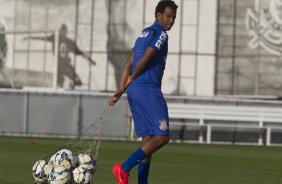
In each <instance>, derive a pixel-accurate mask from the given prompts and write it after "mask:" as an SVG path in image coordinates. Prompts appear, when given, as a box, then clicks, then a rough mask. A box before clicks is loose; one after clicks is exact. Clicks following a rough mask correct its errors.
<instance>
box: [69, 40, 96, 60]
mask: <svg viewBox="0 0 282 184" xmlns="http://www.w3.org/2000/svg"><path fill="white" fill-rule="evenodd" d="M73 44H74V53H75V54H77V55H81V56H82V57H84V58H85V59H87V60H88V61H89V62H90V63H91V64H92V65H96V62H95V61H94V60H93V59H92V58H91V57H90V55H89V54H87V53H85V52H82V50H80V48H79V47H78V46H77V44H76V43H75V42H74V43H73Z"/></svg>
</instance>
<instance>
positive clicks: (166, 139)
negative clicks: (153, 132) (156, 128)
mask: <svg viewBox="0 0 282 184" xmlns="http://www.w3.org/2000/svg"><path fill="white" fill-rule="evenodd" d="M169 140H170V137H169V136H162V137H161V142H162V144H163V145H166V144H167V143H169Z"/></svg>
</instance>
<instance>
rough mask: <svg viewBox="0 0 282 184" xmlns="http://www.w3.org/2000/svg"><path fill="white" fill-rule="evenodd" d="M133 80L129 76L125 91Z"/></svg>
mask: <svg viewBox="0 0 282 184" xmlns="http://www.w3.org/2000/svg"><path fill="white" fill-rule="evenodd" d="M134 80H135V79H134V78H133V77H132V76H129V77H128V79H127V82H126V85H125V87H126V89H127V88H128V86H129V85H130V84H131V83H132V82H133V81H134Z"/></svg>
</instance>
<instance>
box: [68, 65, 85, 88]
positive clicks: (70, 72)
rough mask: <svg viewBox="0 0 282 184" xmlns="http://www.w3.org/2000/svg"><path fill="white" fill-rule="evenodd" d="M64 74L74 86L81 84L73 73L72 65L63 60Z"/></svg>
mask: <svg viewBox="0 0 282 184" xmlns="http://www.w3.org/2000/svg"><path fill="white" fill-rule="evenodd" d="M64 74H65V75H66V76H67V77H68V78H69V79H70V80H72V81H73V85H75V86H81V85H82V82H81V80H80V78H79V76H78V75H77V74H76V73H75V70H74V67H73V66H72V65H71V64H70V63H68V62H64Z"/></svg>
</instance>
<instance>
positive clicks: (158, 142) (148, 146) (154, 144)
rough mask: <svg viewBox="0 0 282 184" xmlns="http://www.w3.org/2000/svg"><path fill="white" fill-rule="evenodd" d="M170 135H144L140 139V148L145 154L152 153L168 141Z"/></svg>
mask: <svg viewBox="0 0 282 184" xmlns="http://www.w3.org/2000/svg"><path fill="white" fill-rule="evenodd" d="M169 139H170V137H169V136H168V135H167V136H165V135H164V136H146V139H145V141H144V142H143V141H142V144H141V148H142V150H143V151H144V152H145V153H146V154H147V155H149V154H152V153H154V152H155V151H157V150H158V149H160V148H161V147H163V146H164V145H165V144H167V143H168V142H169Z"/></svg>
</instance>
